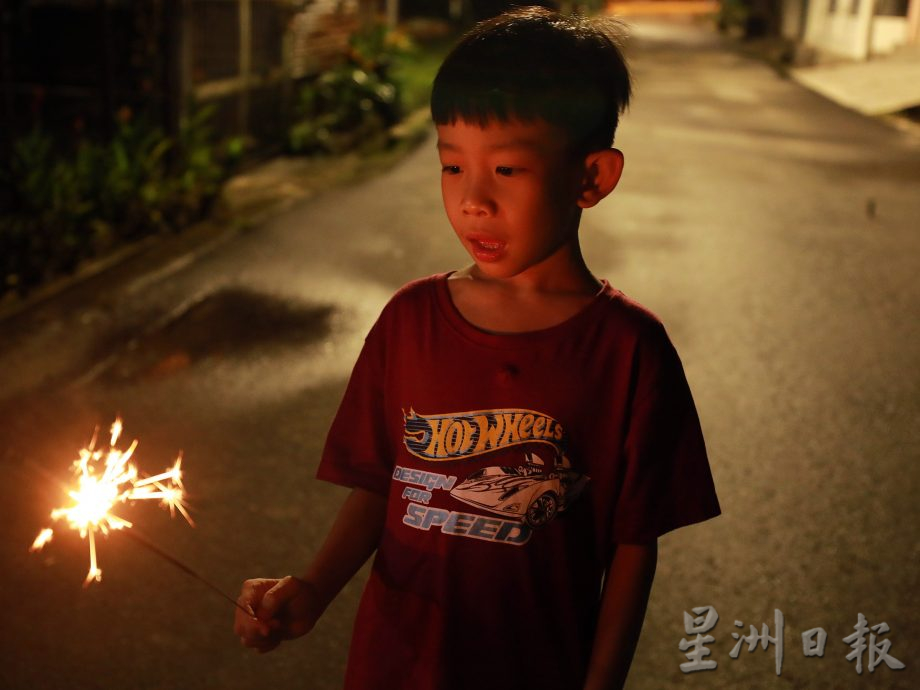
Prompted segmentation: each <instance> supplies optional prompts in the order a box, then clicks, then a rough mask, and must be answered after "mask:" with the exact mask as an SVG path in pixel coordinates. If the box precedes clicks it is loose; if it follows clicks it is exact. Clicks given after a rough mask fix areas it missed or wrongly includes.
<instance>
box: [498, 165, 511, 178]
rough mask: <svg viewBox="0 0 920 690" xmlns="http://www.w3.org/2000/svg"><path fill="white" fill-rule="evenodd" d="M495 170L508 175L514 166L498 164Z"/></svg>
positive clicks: (505, 175)
mask: <svg viewBox="0 0 920 690" xmlns="http://www.w3.org/2000/svg"><path fill="white" fill-rule="evenodd" d="M495 172H496V173H497V174H499V175H502V176H504V177H510V176H511V174H512V173H513V172H514V168H512V167H510V166H507V165H500V166H498V167H497V168H495Z"/></svg>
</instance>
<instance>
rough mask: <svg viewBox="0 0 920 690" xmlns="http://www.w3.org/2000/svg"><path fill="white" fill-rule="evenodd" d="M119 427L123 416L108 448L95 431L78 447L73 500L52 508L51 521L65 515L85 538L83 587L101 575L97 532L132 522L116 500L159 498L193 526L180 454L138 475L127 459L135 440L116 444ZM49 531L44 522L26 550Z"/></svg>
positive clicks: (37, 546)
mask: <svg viewBox="0 0 920 690" xmlns="http://www.w3.org/2000/svg"><path fill="white" fill-rule="evenodd" d="M121 431H122V424H121V419H116V420H115V422H114V423H113V424H112V429H111V437H110V441H109V448H108V450H107V451H102V450H96V434H93V438H92V440H91V441H90V442H89V446H87V447H86V448H83V449H81V450H80V457H79V459H78V460H76V461H75V462H74V475H75V476H76V478H77V488H76V489H75V490H73V491H69V492H68V495H69V496H70V498H71V499H73V504H72V505H70V506H68V507H65V508H55V509H54V510H53V511H51V519H52V520H61V519H62V518H63V519H66V520H67V522H68V523H69V526H70V527H71V528H72V529H75V530H78V531H79V532H80V537H81V538H83V539H86V538H88V540H89V572H88V573H87V575H86V580H85V581H84V583H83V584H84V586H86V585H89V583H90V582H92V581H93V580H95V581H96V582H98V581H99V580H101V579H102V570H100V568H99V565H98V563H97V562H96V539H95V535H96V532H97V531H100V532H102V533H103V534H108V533H109V530H116V529H122V528H125V527H131V523H130V522H128V521H127V520H125V519H124V518H120V517H118V516H117V515H115V514H113V513H112V512H111V511H112V509H113V508H115V506H116V505H117V504H119V503H127V502H128V501H135V500H145V499H146V500H149V499H159V501H160V505H161V506H163V507H164V508H169V512H170V515H173V516H174V515H175V513H176V511H177V510H178V511H179V512H180V513H181V514H182V516H183V517H184V518H185V519H186V520H187V521H188V523H189V524H190V525H194V523H193V522H192V519H191V517H190V516H189V514H188V511H187V509H186V506H185V494H184V491H183V487H182V469H181V468H182V455H181V454H180V455H179V457H177V458H176V462H175V464H174V465H173V467H172V469H169V470H166V471H165V472H161V473H160V474H157V475H154V476H152V477H140V476H139V474H138V470H137V466H136V465H134V464H133V463H132V462H131V457H132V456H133V455H134V450H135V449H136V448H137V441H132V443H131V445H130V446H129V447H128V449H127V450H124V451H121V450H119V449H118V448H116V447H115V446H116V444H117V443H118V439H119V438H120V436H121ZM53 534H54V532H53V530H52V529H50V528H47V527H46V528H45V529H43V530H42V531H41V532H40V533H39V535H38V536H37V537H36V538H35V541H34V542H32V546H31V548H30V549H29V550H30V551H39V550H41V548H42V547H43V546H44V545H45V544H47V543H48V542H49V541H51V537H52V535H53Z"/></svg>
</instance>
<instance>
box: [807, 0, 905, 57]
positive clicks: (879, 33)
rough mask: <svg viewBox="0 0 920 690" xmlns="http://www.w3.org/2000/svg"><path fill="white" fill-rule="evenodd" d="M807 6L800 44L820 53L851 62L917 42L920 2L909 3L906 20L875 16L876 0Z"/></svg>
mask: <svg viewBox="0 0 920 690" xmlns="http://www.w3.org/2000/svg"><path fill="white" fill-rule="evenodd" d="M831 5H832V0H812V1H811V2H809V7H808V14H807V20H806V27H805V35H804V38H803V42H804V43H805V45H807V46H809V47H811V48H814V49H816V50H817V51H819V52H820V53H822V54H824V55H827V56H831V57H840V58H847V59H851V60H865V59H867V58H869V57H871V56H872V55H883V54H885V53H890V52H892V51H893V50H896V49H897V48H898V47H900V46H902V45H904V44H905V43H908V42H910V41H911V40H916V34H917V31H916V29H915V24H916V23H917V22H918V21H920V19H918V18H915V17H916V15H917V14H920V0H911V4H910V8H909V12H908V16H906V17H893V16H879V15H874V10H875V0H837V1H836V4H835V7H834V9H833V11H831Z"/></svg>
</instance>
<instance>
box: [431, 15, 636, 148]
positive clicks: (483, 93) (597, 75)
mask: <svg viewBox="0 0 920 690" xmlns="http://www.w3.org/2000/svg"><path fill="white" fill-rule="evenodd" d="M622 33H623V32H622V29H621V25H620V24H619V23H618V22H616V21H615V20H612V19H609V18H602V17H598V18H588V17H584V16H581V15H563V14H559V13H558V12H553V11H551V10H547V9H544V8H542V7H523V8H518V9H514V10H511V11H509V12H505V13H504V14H501V15H499V16H498V17H494V18H492V19H487V20H485V21H483V22H480V23H478V24H477V25H476V26H475V27H473V29H471V30H470V31H469V32H468V33H467V34H466V35H464V36H463V38H461V39H460V42H459V43H458V44H457V46H456V47H455V48H454V49H453V51H451V53H450V54H449V55H448V56H447V58H445V60H444V63H443V64H442V65H441V68H440V69H439V70H438V74H437V76H436V77H435V80H434V87H433V89H432V94H431V115H432V117H433V118H434V121H435V122H436V123H437V124H441V125H443V124H451V123H454V122H456V121H457V120H464V121H466V122H471V123H475V124H478V125H480V126H485V125H486V124H488V122H489V121H491V120H498V121H501V122H506V121H508V120H511V119H520V120H524V121H527V120H535V119H543V120H545V121H547V122H549V123H550V124H553V125H556V126H558V127H561V128H562V129H563V130H565V131H566V132H567V134H568V135H569V137H570V140H571V141H570V143H571V145H573V146H574V147H575V149H576V150H577V151H578V152H579V153H581V152H588V151H592V150H597V149H602V148H609V147H610V146H611V145H612V144H613V137H614V133H615V132H616V128H617V124H618V123H619V119H620V113H622V112H623V111H624V110H625V109H626V106H627V105H628V104H629V96H630V93H631V87H630V78H629V69H628V67H627V66H626V60H625V58H624V57H623V53H622V51H621V49H620V45H619V43H620V38H621V36H622Z"/></svg>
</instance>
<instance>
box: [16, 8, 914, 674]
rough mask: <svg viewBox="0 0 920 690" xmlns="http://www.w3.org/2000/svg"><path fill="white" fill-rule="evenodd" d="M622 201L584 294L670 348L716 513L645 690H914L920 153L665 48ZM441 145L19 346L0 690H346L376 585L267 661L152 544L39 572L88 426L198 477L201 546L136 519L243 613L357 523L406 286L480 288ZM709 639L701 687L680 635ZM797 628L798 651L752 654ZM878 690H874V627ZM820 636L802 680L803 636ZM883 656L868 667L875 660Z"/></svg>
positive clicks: (666, 33) (641, 50)
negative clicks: (444, 202)
mask: <svg viewBox="0 0 920 690" xmlns="http://www.w3.org/2000/svg"><path fill="white" fill-rule="evenodd" d="M637 36H638V38H636V39H634V40H633V41H632V43H631V44H630V54H631V56H632V65H633V70H634V73H635V77H636V84H637V85H636V95H635V101H634V105H633V107H632V108H631V110H630V112H629V114H628V116H627V117H626V118H625V119H624V121H623V124H622V126H621V132H620V134H619V137H618V142H617V143H618V146H619V147H620V148H621V149H623V150H624V152H625V156H626V171H625V174H624V179H623V181H622V182H621V185H620V187H619V189H618V190H617V191H616V192H615V193H614V195H613V196H612V197H611V198H610V199H608V200H606V201H604V202H603V203H602V204H601V205H600V206H599V207H598V208H596V209H593V210H591V211H589V212H588V213H587V214H586V215H585V217H584V220H583V233H582V234H583V238H584V239H583V246H584V249H585V254H586V258H587V260H588V263H589V265H590V266H591V267H592V269H593V271H594V273H595V274H596V275H598V276H602V277H605V278H607V279H608V280H610V282H611V283H613V284H614V285H615V286H617V287H619V288H620V289H622V290H624V291H625V292H626V293H627V294H629V295H631V296H632V297H634V298H636V299H638V300H639V301H640V302H642V303H643V304H645V305H647V306H648V307H649V308H651V309H652V310H653V311H655V312H656V313H657V314H659V316H661V318H662V319H663V320H664V322H665V324H666V325H667V327H668V330H669V332H670V334H671V337H672V339H673V340H674V342H675V343H676V345H677V348H678V351H679V352H680V353H681V355H682V358H683V361H684V365H685V369H686V371H687V376H688V378H689V380H690V384H691V386H692V388H693V390H694V394H695V397H696V400H697V405H698V408H699V411H700V416H701V419H702V422H703V427H704V431H705V432H706V437H707V443H708V447H709V450H710V455H711V463H712V468H713V472H714V476H715V480H716V485H717V488H718V490H719V494H720V498H721V501H722V506H723V511H724V514H723V515H722V516H721V517H719V518H718V519H716V520H714V521H711V522H709V523H705V524H703V525H699V526H694V527H690V528H686V529H683V530H680V531H678V532H676V533H674V534H670V535H667V536H665V537H664V538H663V539H662V543H661V560H660V566H659V570H658V576H657V579H656V582H655V586H654V590H653V592H652V599H651V603H650V607H649V613H648V617H647V620H646V625H645V629H644V632H643V636H642V639H641V641H640V646H639V649H638V652H637V658H636V661H635V664H634V670H633V673H632V676H631V678H630V681H629V685H628V687H629V688H630V690H662V689H664V690H668V689H670V688H700V689H702V688H706V689H709V688H715V689H716V690H718V689H720V688H747V689H752V690H756V689H759V688H808V689H812V688H814V689H816V690H830V689H832V688H833V689H835V690H838V689H840V688H857V687H863V686H867V687H879V688H895V689H897V688H904V689H907V688H916V687H920V670H918V665H920V613H918V612H920V596H918V585H920V576H918V563H920V540H918V536H920V529H918V525H920V521H918V516H920V507H918V506H920V503H918V500H917V495H918V488H920V486H918V485H920V470H918V461H920V424H918V419H920V347H918V342H920V325H918V319H917V314H918V313H920V288H918V282H917V280H916V277H917V273H918V271H920V233H918V232H917V230H918V218H920V194H918V189H920V148H918V146H917V143H916V142H915V141H914V142H912V141H911V140H909V139H907V138H906V136H905V135H903V134H901V133H899V132H897V131H895V130H893V129H891V128H889V127H888V126H886V125H884V124H881V123H878V122H876V121H872V120H868V119H866V118H863V117H861V116H858V115H855V114H853V113H850V112H848V111H845V110H843V109H841V108H839V107H837V106H835V105H833V104H831V103H829V102H827V101H825V100H823V99H822V98H820V97H818V96H816V95H814V94H812V93H810V92H807V91H805V90H803V89H802V88H801V87H800V86H798V85H796V84H794V83H792V82H790V81H787V80H784V79H782V78H780V77H779V76H777V75H776V74H775V73H774V72H773V71H771V70H770V69H769V68H768V67H766V66H764V65H762V64H760V63H757V62H753V61H751V60H748V59H746V58H742V57H739V56H738V55H736V54H734V53H732V52H730V51H727V50H724V49H722V48H720V47H719V45H718V42H717V41H716V40H715V39H714V37H713V36H711V35H710V34H707V33H706V32H705V31H704V30H701V29H695V28H692V27H690V26H686V25H659V24H646V25H643V26H642V28H641V30H640V31H638V32H637ZM433 144H434V142H433V139H429V140H428V141H427V142H426V143H424V144H423V145H422V146H421V148H419V149H418V150H417V151H416V152H414V153H413V154H411V155H410V156H409V157H408V158H407V159H406V160H405V161H404V162H403V163H402V164H400V165H399V166H398V167H396V168H395V169H393V170H392V171H390V172H388V173H386V174H384V175H382V176H379V177H376V178H374V179H372V180H369V181H366V182H363V183H361V184H359V185H354V186H351V187H350V188H340V189H336V190H333V191H330V192H327V193H325V194H323V195H322V196H321V197H319V198H318V199H315V200H312V201H310V202H309V203H306V204H304V205H303V206H301V207H298V208H296V209H294V210H293V211H290V212H288V213H286V214H285V215H283V216H280V217H278V218H276V219H275V220H273V221H272V222H270V223H267V224H264V225H261V226H259V227H257V228H254V229H252V230H251V231H248V232H243V233H234V234H228V235H227V236H226V238H225V240H224V241H216V242H213V243H212V244H210V245H208V246H206V247H199V248H198V249H197V250H196V251H193V252H191V253H186V250H185V249H183V250H182V251H181V252H178V251H176V252H174V254H173V255H168V254H167V255H166V256H163V255H161V254H157V252H156V251H152V252H151V253H149V254H143V255H141V256H139V257H135V258H134V259H132V260H131V261H128V262H126V263H125V264H123V265H121V266H119V267H117V268H116V269H114V270H112V271H110V272H108V273H106V274H104V275H102V276H100V277H97V278H95V279H93V280H91V281H88V282H86V283H83V284H81V285H79V286H77V287H74V288H72V289H70V290H67V291H65V292H63V293H61V294H59V295H58V296H57V297H54V298H52V299H50V300H47V301H45V302H43V303H41V304H38V305H36V306H34V307H33V308H31V309H29V310H27V311H25V312H23V313H21V314H19V315H18V316H16V317H14V318H10V319H7V320H6V321H4V322H0V362H2V370H3V376H2V380H0V462H2V468H0V469H2V472H3V476H4V478H5V481H4V482H2V483H0V504H2V505H3V515H4V518H5V519H4V520H3V521H2V525H0V559H2V560H0V563H2V565H3V573H4V580H5V581H4V586H3V587H2V592H3V594H2V598H0V610H2V611H3V613H4V621H3V624H2V625H0V649H3V654H4V663H3V664H2V665H0V687H2V688H9V689H10V690H13V689H17V690H18V689H23V690H24V689H26V688H29V689H32V688H35V689H41V688H74V689H83V688H105V689H109V688H118V689H121V688H139V689H140V688H143V689H154V688H182V689H186V688H187V689H189V690H198V689H201V690H204V689H221V690H236V689H243V688H265V687H272V688H278V689H281V688H311V689H313V688H315V689H318V690H325V689H331V688H337V687H340V683H341V677H342V672H343V666H344V661H345V654H346V651H347V644H348V639H349V633H350V628H351V623H352V620H353V616H354V611H355V606H356V603H357V600H358V597H359V595H360V591H361V587H362V582H363V580H362V578H358V579H356V580H355V581H354V582H352V583H351V584H349V585H348V587H347V588H346V589H345V591H344V592H343V593H342V595H341V596H340V597H339V599H338V600H337V601H336V602H335V603H334V604H333V606H332V607H331V608H330V609H329V611H328V612H327V614H326V616H325V617H324V618H323V620H322V621H321V622H320V623H319V625H318V626H317V628H316V629H315V631H314V632H313V633H312V634H311V635H310V636H309V637H308V638H307V639H304V640H300V641H298V642H296V643H293V644H290V645H288V646H287V648H284V649H281V650H278V651H276V652H274V653H272V654H270V655H267V656H257V655H254V654H251V653H249V652H248V651H247V650H244V649H242V648H241V647H240V646H239V644H238V642H237V640H236V639H235V638H234V636H233V634H232V632H231V620H232V617H233V609H232V607H231V606H230V604H229V603H228V602H226V601H224V600H223V599H221V598H220V597H218V596H216V595H214V594H213V593H212V592H211V591H209V590H208V589H207V588H205V587H203V586H202V585H200V584H199V583H198V582H196V581H194V580H193V579H191V578H189V577H187V576H186V575H184V574H183V573H181V572H179V571H178V570H177V569H175V568H173V567H172V566H171V565H170V564H169V563H167V562H166V561H164V560H163V559H161V558H159V557H157V556H156V555H154V554H152V553H151V552H149V551H148V550H146V549H144V548H143V547H141V546H138V545H137V544H136V543H135V542H133V541H132V540H129V539H127V538H125V537H124V536H123V535H121V534H118V533H115V534H112V535H110V536H109V537H108V538H107V539H105V538H103V539H100V540H99V545H98V550H99V558H100V565H101V568H102V570H103V580H102V582H101V583H98V584H93V585H92V586H90V587H89V588H87V589H83V588H82V587H81V583H82V580H83V577H84V574H85V572H86V567H87V565H88V554H87V546H86V543H85V542H82V541H80V540H79V538H78V537H77V536H76V535H73V534H67V533H66V532H65V531H59V533H58V535H57V536H56V537H55V540H54V541H52V543H51V544H49V545H48V546H47V547H46V548H45V550H44V551H43V552H42V553H40V554H30V553H28V546H29V544H30V543H31V542H32V539H33V538H34V537H35V535H36V534H37V533H38V531H39V529H40V528H42V527H44V526H46V525H48V524H49V518H48V513H49V511H50V510H51V508H53V507H55V506H58V505H61V504H62V503H63V502H64V501H65V500H66V497H65V496H64V494H63V492H62V488H61V482H62V481H63V480H65V479H66V478H67V476H68V471H69V467H70V465H71V462H72V461H73V459H74V458H75V456H76V451H77V449H79V448H80V447H82V446H83V445H84V444H85V443H86V442H87V440H88V438H89V436H90V435H91V433H92V430H93V428H94V426H96V425H101V426H103V427H104V426H106V425H108V424H109V423H110V422H111V420H112V419H113V418H114V416H115V415H116V414H120V415H122V417H123V419H124V422H125V436H126V437H128V438H137V439H138V440H139V447H138V450H137V456H136V457H137V461H138V464H139V465H140V466H141V468H142V469H143V470H146V471H147V472H156V471H158V470H160V469H162V468H164V467H166V466H167V465H169V464H170V463H171V462H172V460H173V458H174V456H175V454H176V453H177V451H179V450H180V449H181V450H182V451H183V452H184V457H185V460H184V466H183V467H184V469H185V483H186V487H187V489H188V491H189V494H190V502H191V505H192V509H193V515H194V517H195V520H196V523H197V527H195V528H191V527H189V526H188V525H186V524H184V523H183V522H182V521H181V519H179V518H177V519H175V520H170V518H169V516H168V513H166V512H165V511H162V510H159V509H157V508H156V507H154V506H152V505H143V506H138V507H134V508H126V509H125V510H124V511H123V514H124V515H125V517H128V518H129V519H132V520H135V521H136V523H137V525H138V529H139V530H141V531H143V533H144V534H146V535H147V536H148V537H149V538H150V539H151V540H153V541H155V542H156V543H157V544H159V545H160V546H161V547H163V548H164V549H166V550H168V551H169V552H171V553H173V554H174V555H175V556H176V557H178V558H180V559H182V560H183V561H184V562H186V563H187V564H188V565H190V566H192V567H193V568H195V569H196V570H198V571H199V572H200V573H201V574H202V575H204V576H206V577H207V578H209V579H210V580H212V581H213V582H214V583H215V584H217V585H218V586H219V587H221V588H223V589H224V590H226V591H228V592H231V593H235V591H236V589H237V588H238V585H239V582H240V581H241V580H242V579H244V578H245V577H250V576H257V575H266V576H269V575H282V574H285V573H288V572H297V571H299V570H300V569H301V568H302V567H303V566H304V564H305V563H306V562H307V560H308V559H309V558H310V555H311V554H312V553H313V552H314V550H315V549H316V548H317V546H318V543H319V540H320V539H321V537H322V535H323V534H324V532H325V530H326V529H327V527H328V525H329V524H330V521H331V519H332V517H333V515H334V513H335V510H336V508H337V506H338V504H339V502H340V501H341V499H342V497H343V491H342V490H341V489H338V488H334V487H330V486H326V485H322V484H320V483H318V482H316V481H315V480H313V478H312V477H313V473H314V471H315V467H316V463H317V459H318V457H319V452H320V449H321V446H322V443H323V440H324V435H325V431H326V429H327V427H328V424H329V422H330V420H331V418H332V416H333V414H334V412H335V409H336V406H337V404H338V401H339V399H340V396H341V393H342V390H343V387H344V385H345V382H346V379H347V376H348V373H349V371H350V368H351V365H352V363H353V361H354V358H355V356H356V354H357V351H358V349H359V347H360V344H361V342H362V338H363V335H364V333H365V332H366V330H367V328H368V327H369V325H370V324H371V323H372V322H373V320H374V318H375V317H376V314H377V313H378V311H379V309H380V307H381V306H382V305H383V303H384V302H385V301H386V299H387V298H388V297H389V295H390V294H392V293H393V292H394V291H395V290H396V289H397V288H398V287H399V286H400V285H402V284H403V283H405V282H406V281H408V280H410V279H412V278H414V277H416V276H419V275H425V274H429V273H434V272H437V271H443V270H449V269H451V268H456V267H459V266H460V265H462V264H463V263H464V262H465V261H466V258H465V255H464V253H463V251H462V249H461V247H460V246H459V245H458V244H457V243H456V241H455V239H454V238H453V235H452V233H451V231H450V228H449V226H448V224H447V221H446V219H445V217H444V214H443V211H442V209H441V207H440V195H439V189H438V179H439V174H438V164H437V158H436V155H435V151H434V146H433ZM704 605H711V606H714V607H715V608H716V610H717V611H718V614H719V616H720V618H719V622H718V624H717V625H716V627H715V628H714V630H712V631H711V632H710V633H709V634H711V635H712V636H713V637H714V638H715V639H714V642H712V643H710V644H709V645H708V647H709V649H710V650H711V656H709V657H708V658H709V659H710V660H714V661H716V662H717V664H718V667H717V668H716V669H714V670H710V671H700V672H694V673H688V674H685V673H682V672H681V670H680V664H681V663H682V662H686V661H687V659H686V658H685V657H684V655H683V653H682V652H681V651H680V649H679V648H678V645H679V643H680V640H681V639H682V638H686V637H688V635H687V633H686V632H685V630H684V620H683V617H684V612H685V611H689V610H690V609H691V607H696V606H704ZM777 609H779V610H781V611H782V612H783V615H784V618H785V626H784V631H783V632H784V635H783V651H784V658H783V665H782V675H781V676H777V675H776V671H775V653H776V649H777V645H770V646H769V647H768V648H767V649H766V650H764V649H761V648H759V647H758V648H757V650H756V651H753V652H750V653H749V652H748V651H747V648H746V647H745V648H744V649H742V650H741V652H740V656H738V658H737V659H733V658H731V657H730V655H729V652H730V651H731V650H732V647H734V646H735V640H734V639H733V638H732V634H733V633H741V632H742V629H741V628H740V627H735V622H736V621H738V622H739V625H743V632H744V633H748V632H749V631H750V628H749V626H750V625H753V626H755V628H756V629H757V630H760V628H761V625H762V624H763V623H767V624H768V625H769V630H770V634H771V635H775V633H776V628H775V623H774V616H775V610H777ZM860 613H861V614H863V615H864V616H865V617H866V619H867V621H868V624H869V625H878V624H880V623H882V622H885V623H887V624H888V626H889V629H890V631H889V632H887V633H884V634H882V633H879V640H878V641H879V642H880V641H881V640H885V639H887V640H890V642H891V647H890V649H889V654H890V655H891V656H893V657H895V658H897V659H899V660H900V661H902V662H904V663H905V664H906V669H905V670H902V671H897V672H896V671H893V670H891V669H889V668H888V667H887V666H886V665H885V664H882V665H880V666H879V667H878V668H876V669H875V670H874V672H873V673H869V671H868V652H866V653H865V654H864V655H863V657H864V658H863V665H864V668H863V673H862V675H861V676H860V675H858V674H857V672H856V670H855V663H854V661H853V660H847V659H846V656H847V654H848V653H849V652H850V651H851V648H850V647H849V645H848V644H847V643H845V642H844V641H843V639H844V638H845V637H846V636H848V635H850V634H851V633H853V632H854V626H855V625H856V623H857V617H858V615H859V614H860ZM816 627H821V628H823V629H824V630H825V631H826V632H827V642H826V649H825V654H824V656H823V657H821V658H819V657H806V656H805V655H804V654H803V648H802V637H801V635H802V632H803V631H805V630H808V629H811V628H816ZM867 642H868V640H867Z"/></svg>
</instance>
